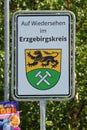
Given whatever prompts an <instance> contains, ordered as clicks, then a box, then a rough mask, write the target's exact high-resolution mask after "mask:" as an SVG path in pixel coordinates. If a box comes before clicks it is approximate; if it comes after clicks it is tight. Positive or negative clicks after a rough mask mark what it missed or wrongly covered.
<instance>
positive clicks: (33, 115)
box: [0, 0, 87, 130]
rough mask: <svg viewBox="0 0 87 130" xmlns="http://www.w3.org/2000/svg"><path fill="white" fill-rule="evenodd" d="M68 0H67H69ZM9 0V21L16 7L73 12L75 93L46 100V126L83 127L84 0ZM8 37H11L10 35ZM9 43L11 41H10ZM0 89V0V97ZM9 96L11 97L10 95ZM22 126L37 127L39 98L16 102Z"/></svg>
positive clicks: (0, 38)
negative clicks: (58, 99)
mask: <svg viewBox="0 0 87 130" xmlns="http://www.w3.org/2000/svg"><path fill="white" fill-rule="evenodd" d="M69 1H70V0H69ZM67 2H68V0H24V1H23V0H10V16H11V17H10V18H11V19H10V21H11V22H12V15H13V13H14V12H15V11H18V10H67V9H68V10H71V11H73V12H74V13H75V15H76V21H77V22H76V62H75V63H76V74H75V75H76V80H75V86H76V93H75V97H74V99H73V100H72V101H66V102H53V101H49V102H47V115H46V127H47V130H86V129H87V0H71V1H70V3H67ZM10 34H11V30H10ZM10 39H12V38H11V37H10ZM10 45H11V43H10ZM3 90H4V2H3V0H1V1H0V100H1V101H2V100H3V99H4V98H3V92H4V91H3ZM11 100H12V99H11ZM19 109H20V110H22V112H21V129H22V130H34V129H35V130H39V129H40V126H39V125H40V113H39V102H21V103H19Z"/></svg>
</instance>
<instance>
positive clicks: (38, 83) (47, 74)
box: [35, 71, 51, 85]
mask: <svg viewBox="0 0 87 130" xmlns="http://www.w3.org/2000/svg"><path fill="white" fill-rule="evenodd" d="M48 76H49V77H51V74H50V73H49V72H48V71H46V74H45V75H44V76H42V75H41V71H39V72H38V73H37V74H36V75H35V77H36V78H37V77H40V80H39V81H38V82H37V85H40V84H41V83H42V82H45V83H46V84H47V85H50V83H49V82H48V81H47V79H46V78H47V77H48Z"/></svg>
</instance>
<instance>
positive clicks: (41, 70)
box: [25, 49, 62, 90]
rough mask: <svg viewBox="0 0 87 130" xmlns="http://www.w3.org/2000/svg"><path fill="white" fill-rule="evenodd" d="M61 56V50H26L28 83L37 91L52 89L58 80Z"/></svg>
mask: <svg viewBox="0 0 87 130" xmlns="http://www.w3.org/2000/svg"><path fill="white" fill-rule="evenodd" d="M61 55H62V50H61V49H51V50H47V49H43V50H42V49H41V50H36V49H34V50H31V49H26V50H25V57H26V58H25V61H26V63H25V65H26V76H27V80H28V82H29V83H30V84H31V85H32V86H33V87H34V88H36V89H39V90H48V89H51V88H52V87H54V86H55V85H56V84H57V83H58V81H59V79H60V74H61Z"/></svg>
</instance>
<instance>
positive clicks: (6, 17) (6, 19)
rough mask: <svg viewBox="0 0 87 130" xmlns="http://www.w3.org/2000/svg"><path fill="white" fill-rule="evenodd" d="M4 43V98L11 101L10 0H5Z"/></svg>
mask: <svg viewBox="0 0 87 130" xmlns="http://www.w3.org/2000/svg"><path fill="white" fill-rule="evenodd" d="M4 26H5V28H4V37H5V40H4V45H5V71H4V75H5V76H4V77H5V81H4V85H5V87H4V100H5V101H9V0H4Z"/></svg>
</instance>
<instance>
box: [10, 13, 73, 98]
mask: <svg viewBox="0 0 87 130" xmlns="http://www.w3.org/2000/svg"><path fill="white" fill-rule="evenodd" d="M74 39H75V16H74V14H73V13H72V12H66V11H64V12H63V11H50V12H49V11H41V12H39V11H30V12H29V11H23V12H16V13H15V14H14V16H13V48H12V52H13V54H12V59H13V61H12V95H13V97H14V98H15V99H16V100H38V99H44V100H50V99H51V100H63V99H66V100H69V99H71V98H72V97H73V95H74V61H75V56H74V55H75V54H74V53H75V52H74V44H75V40H74Z"/></svg>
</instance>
